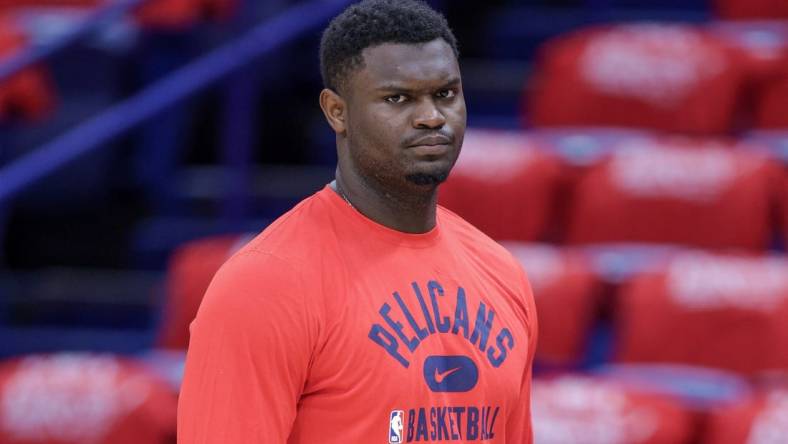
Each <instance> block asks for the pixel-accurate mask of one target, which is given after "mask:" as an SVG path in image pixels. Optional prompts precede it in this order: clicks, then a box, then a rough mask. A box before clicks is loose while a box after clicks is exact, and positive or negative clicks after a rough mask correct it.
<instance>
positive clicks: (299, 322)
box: [178, 252, 318, 444]
mask: <svg viewBox="0 0 788 444" xmlns="http://www.w3.org/2000/svg"><path fill="white" fill-rule="evenodd" d="M306 291H307V290H306V289H305V288H304V285H303V284H302V280H301V279H300V276H299V274H298V273H297V272H296V270H295V269H294V268H293V267H292V266H290V265H289V264H288V263H286V262H284V261H283V260H281V259H278V258H276V257H273V256H270V255H268V254H266V253H257V252H245V253H241V254H239V255H236V256H235V257H234V258H233V259H231V260H230V261H229V262H228V263H227V264H225V265H224V266H223V267H222V269H221V270H219V272H218V273H217V275H216V276H215V278H214V280H213V282H212V283H211V285H210V287H209V288H208V291H207V293H206V295H205V298H204V299H203V302H202V304H201V306H200V310H199V312H198V314H197V318H196V319H195V320H194V322H193V323H192V327H191V340H190V344H189V351H188V355H187V360H186V369H185V374H184V381H183V386H182V388H181V394H180V399H179V409H178V442H179V443H180V444H196V443H216V442H232V443H238V444H243V443H252V442H270V443H284V442H285V441H286V440H287V437H288V435H289V433H290V428H291V426H292V424H293V421H294V419H295V415H296V406H297V403H298V400H299V397H300V394H301V391H302V389H303V387H304V384H305V381H306V378H307V373H308V368H309V364H310V359H311V356H312V350H314V346H315V342H316V340H317V333H318V332H317V319H316V316H315V315H314V310H313V309H312V307H310V306H309V305H308V304H307V302H306V299H305V298H306V297H307V295H306Z"/></svg>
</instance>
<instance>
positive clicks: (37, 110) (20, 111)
mask: <svg viewBox="0 0 788 444" xmlns="http://www.w3.org/2000/svg"><path fill="white" fill-rule="evenodd" d="M26 45H27V38H26V36H25V35H24V33H23V32H22V30H21V29H19V28H18V27H17V26H15V25H14V22H13V20H11V19H10V18H9V17H3V16H0V64H2V63H3V62H4V61H5V59H6V58H7V57H8V56H10V55H12V54H15V53H16V52H17V51H21V50H24V49H25V48H26ZM54 102H55V92H54V87H53V85H52V83H51V80H50V78H49V75H48V73H47V71H46V70H45V68H43V67H41V66H38V67H32V68H28V69H25V70H23V71H21V72H19V73H17V74H15V75H13V76H11V77H10V78H9V79H7V80H4V81H0V120H4V119H8V118H10V117H22V118H27V119H34V120H35V119H40V118H42V117H43V116H45V115H46V114H47V113H48V112H49V111H50V110H51V109H52V107H53V106H54Z"/></svg>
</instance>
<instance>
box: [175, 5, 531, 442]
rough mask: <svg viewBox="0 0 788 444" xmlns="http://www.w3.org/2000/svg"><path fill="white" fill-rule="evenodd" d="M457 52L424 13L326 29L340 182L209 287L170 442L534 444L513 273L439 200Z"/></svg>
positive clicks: (526, 309) (518, 281) (525, 296)
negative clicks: (175, 435) (446, 443)
mask: <svg viewBox="0 0 788 444" xmlns="http://www.w3.org/2000/svg"><path fill="white" fill-rule="evenodd" d="M457 55H458V51H457V43H456V41H455V38H454V35H453V34H452V32H451V30H450V29H449V27H448V25H447V23H446V21H445V19H444V18H443V16H441V15H440V14H438V13H437V12H435V11H433V10H432V9H430V8H429V7H428V6H426V5H425V4H423V3H421V2H419V1H415V0H399V1H397V0H389V1H387V0H367V1H363V2H361V3H357V4H355V5H352V6H350V7H349V8H348V9H347V10H345V11H344V12H343V13H342V14H341V15H339V16H338V17H336V18H335V19H334V20H333V21H332V22H331V23H330V25H329V26H328V28H327V29H326V30H325V32H324V34H323V38H322V42H321V48H320V59H321V65H322V66H321V68H322V75H323V80H324V82H325V89H323V91H322V92H321V93H320V107H321V108H322V110H323V113H324V114H325V117H326V120H327V121H328V124H329V125H330V126H331V128H332V129H333V131H334V133H335V134H336V145H337V154H338V165H337V170H336V180H335V181H334V182H332V183H331V184H328V185H326V187H325V188H324V189H323V190H321V191H319V192H317V193H316V194H314V195H313V196H311V197H309V198H307V199H305V200H304V201H302V202H301V203H300V204H298V205H297V206H296V207H295V208H293V209H292V210H290V211H289V212H288V213H286V214H285V215H284V216H282V217H281V218H279V219H278V220H277V221H275V222H274V223H273V224H271V226H269V227H268V228H267V229H266V230H265V231H263V233H262V234H260V235H259V236H258V237H257V238H255V239H254V240H253V241H251V242H250V243H249V244H248V245H247V246H245V247H244V248H243V249H242V250H241V251H240V252H238V253H237V254H236V255H234V256H233V257H232V258H231V259H230V260H229V261H228V262H227V263H226V264H225V265H224V266H223V267H222V269H221V270H220V271H219V272H218V273H217V275H216V276H215V278H214V280H213V282H212V284H211V286H210V288H209V289H208V292H207V294H206V296H205V299H204V301H203V303H202V306H201V307H200V310H199V313H198V315H197V318H196V320H195V321H194V322H193V324H192V326H191V328H192V336H191V343H190V347H189V352H188V358H187V362H186V372H185V378H184V382H183V387H182V391H181V395H180V403H179V413H178V415H179V416H178V428H179V430H178V442H179V443H181V444H198V443H199V444H216V443H226V444H245V443H266V444H267V443H290V444H296V443H299V444H315V443H321V444H340V443H341V444H347V443H354V444H369V443H385V442H389V443H391V442H443V441H456V442H485V443H499V444H501V443H510V444H523V443H530V442H531V424H530V406H529V396H530V383H531V363H532V360H533V354H534V347H535V345H536V331H537V325H536V313H535V308H534V303H533V296H532V293H531V290H530V286H529V284H528V282H527V279H526V276H525V273H524V272H523V270H522V269H521V268H520V266H519V265H518V263H517V261H516V260H515V259H514V258H513V257H512V256H511V255H510V254H509V253H507V252H506V251H505V250H504V249H503V248H502V247H500V246H499V245H498V244H496V243H495V242H493V241H492V240H490V239H489V238H488V237H486V236H485V235H484V234H482V233H481V232H479V231H478V230H476V229H475V228H473V227H472V226H470V225H469V224H468V223H466V222H465V221H463V220H462V219H460V218H459V217H458V216H456V215H454V214H452V213H451V212H449V211H447V210H445V209H444V208H442V207H440V206H437V204H436V199H437V192H438V186H439V185H440V183H441V182H443V181H444V180H445V179H446V178H447V176H448V175H449V172H450V170H451V168H452V166H453V165H454V163H455V160H456V159H457V156H458V155H459V153H460V147H461V145H462V140H463V134H464V131H465V121H466V110H465V100H464V98H463V90H462V82H461V77H460V69H459V65H458V60H457ZM400 424H401V428H400Z"/></svg>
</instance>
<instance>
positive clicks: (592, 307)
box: [503, 242, 599, 366]
mask: <svg viewBox="0 0 788 444" xmlns="http://www.w3.org/2000/svg"><path fill="white" fill-rule="evenodd" d="M503 245H504V247H506V249H507V250H509V251H510V252H511V253H512V254H513V255H514V256H515V257H516V258H517V259H518V260H519V261H520V263H522V265H523V267H524V268H525V270H526V272H527V273H528V279H529V281H530V282H531V286H532V288H533V292H534V297H535V299H536V308H537V311H538V313H539V343H538V345H537V348H536V359H537V360H538V361H539V362H540V363H547V364H554V365H570V366H571V365H575V364H577V363H578V362H580V361H581V360H582V358H583V353H584V351H585V347H586V345H587V344H586V342H587V341H588V337H589V334H590V331H591V328H592V326H593V324H594V322H595V321H596V316H597V311H598V306H597V305H598V302H599V301H598V299H599V297H598V296H599V294H598V290H599V288H598V286H599V282H598V281H597V279H596V277H595V276H594V274H593V272H592V270H591V267H590V265H589V264H588V263H586V261H585V260H584V258H583V257H582V256H581V255H579V254H577V253H574V252H571V251H566V250H562V249H560V248H557V247H554V246H550V245H547V244H526V243H520V242H505V243H504V244H503Z"/></svg>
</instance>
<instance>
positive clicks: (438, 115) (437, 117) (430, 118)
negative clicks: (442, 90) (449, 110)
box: [413, 100, 446, 129]
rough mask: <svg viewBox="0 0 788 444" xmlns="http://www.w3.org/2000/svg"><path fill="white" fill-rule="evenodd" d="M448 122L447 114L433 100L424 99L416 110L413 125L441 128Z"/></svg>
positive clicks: (417, 127) (424, 127) (422, 127)
mask: <svg viewBox="0 0 788 444" xmlns="http://www.w3.org/2000/svg"><path fill="white" fill-rule="evenodd" d="M445 124H446V116H444V115H443V113H442V112H441V110H440V109H438V107H437V106H435V102H433V101H432V100H424V101H423V102H422V103H421V104H420V106H419V107H418V108H416V110H415V114H414V116H413V127H414V128H416V129H440V128H442V127H443V125H445Z"/></svg>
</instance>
